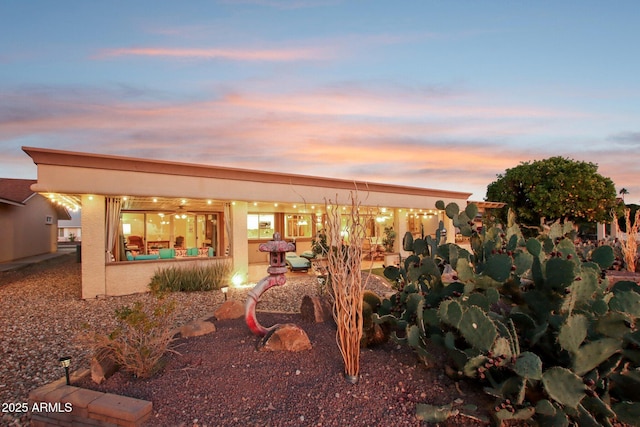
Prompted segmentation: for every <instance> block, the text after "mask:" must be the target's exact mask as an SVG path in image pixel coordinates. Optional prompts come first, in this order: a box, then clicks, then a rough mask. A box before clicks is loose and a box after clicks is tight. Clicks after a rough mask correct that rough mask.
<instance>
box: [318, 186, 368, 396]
mask: <svg viewBox="0 0 640 427" xmlns="http://www.w3.org/2000/svg"><path fill="white" fill-rule="evenodd" d="M350 204H351V206H349V207H348V208H347V209H345V210H344V211H343V210H342V209H341V207H340V206H339V205H338V202H337V196H336V201H335V202H332V201H331V200H329V201H328V202H326V203H325V209H326V218H327V239H328V241H329V246H330V249H329V251H328V254H327V258H328V270H329V277H330V280H329V282H330V283H331V287H332V290H333V296H334V308H333V315H334V317H335V320H336V324H337V325H338V331H337V332H336V341H337V343H338V347H339V348H340V352H341V353H342V358H343V360H344V365H345V366H344V368H345V369H344V370H345V377H346V378H347V381H349V382H352V383H356V382H357V381H358V373H359V371H360V340H361V338H362V316H361V313H362V294H363V292H364V287H365V283H363V281H362V273H361V262H362V261H361V260H362V241H363V240H364V238H365V224H366V221H365V219H364V218H363V217H361V216H360V212H359V208H360V203H359V202H358V198H357V194H354V193H351V195H350ZM343 212H344V214H343ZM343 219H344V220H345V224H343Z"/></svg>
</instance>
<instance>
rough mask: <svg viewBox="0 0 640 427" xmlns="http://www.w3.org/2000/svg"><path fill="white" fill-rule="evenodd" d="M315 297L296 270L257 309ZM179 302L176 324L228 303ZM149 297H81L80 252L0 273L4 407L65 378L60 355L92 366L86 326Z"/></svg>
mask: <svg viewBox="0 0 640 427" xmlns="http://www.w3.org/2000/svg"><path fill="white" fill-rule="evenodd" d="M368 288H369V289H372V290H374V291H376V292H378V293H384V292H388V291H389V288H388V287H387V286H386V285H385V283H384V281H383V280H381V279H380V278H377V277H375V276H372V277H371V279H370V280H369V282H368ZM249 290H250V288H244V289H231V290H230V292H229V298H233V299H238V300H241V301H243V300H244V299H245V296H246V293H247V292H248V291H249ZM315 294H316V280H315V277H314V276H312V275H307V274H304V273H297V274H294V275H292V277H289V278H288V279H287V284H286V285H285V286H282V287H277V288H272V289H271V290H269V292H267V293H266V294H265V295H264V296H263V297H262V298H261V301H260V303H259V304H258V307H257V309H258V310H263V311H275V312H286V313H295V312H298V311H299V308H300V303H301V300H302V297H303V296H304V295H315ZM174 297H175V298H176V300H177V302H178V304H177V307H178V315H177V318H176V325H175V326H180V325H182V324H184V323H186V322H188V321H190V320H193V319H196V318H199V317H202V316H204V315H207V314H209V313H212V312H213V311H214V310H215V309H216V308H217V307H218V306H219V305H220V304H221V303H222V302H223V300H224V298H223V296H222V294H221V293H220V292H194V293H178V294H174ZM148 298H149V296H148V295H146V294H139V295H130V296H124V297H108V298H101V299H95V300H82V299H80V264H77V263H76V262H75V255H73V254H70V255H63V256H60V257H58V258H54V259H52V260H49V261H46V262H42V263H39V264H36V265H32V266H29V267H27V268H24V269H21V270H18V271H9V272H3V273H0V355H1V357H2V359H1V360H2V363H0V404H3V403H6V404H8V403H23V402H26V401H27V397H28V394H29V392H30V391H31V390H33V389H35V388H37V387H39V386H41V385H44V384H47V383H49V382H51V381H54V380H57V379H59V378H60V377H62V376H63V375H64V372H63V371H62V368H60V366H59V363H58V359H59V358H60V357H62V356H71V358H72V366H71V369H72V370H76V369H81V368H87V367H88V366H89V362H88V354H87V350H86V349H83V348H81V347H80V346H79V345H77V344H76V342H77V341H76V339H75V338H76V336H77V335H78V334H79V333H80V332H81V331H82V330H83V329H84V328H85V327H86V326H89V327H90V328H91V329H94V330H97V331H105V332H106V331H109V330H111V329H113V327H114V326H115V322H114V310H115V309H116V308H118V307H121V306H124V305H130V304H132V303H133V302H134V301H139V300H145V299H148ZM28 424H29V420H28V416H27V415H26V414H19V413H18V414H10V413H0V425H10V426H22V425H28Z"/></svg>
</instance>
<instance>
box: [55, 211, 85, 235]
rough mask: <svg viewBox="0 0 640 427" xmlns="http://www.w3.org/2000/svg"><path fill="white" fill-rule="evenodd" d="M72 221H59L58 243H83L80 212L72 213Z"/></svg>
mask: <svg viewBox="0 0 640 427" xmlns="http://www.w3.org/2000/svg"><path fill="white" fill-rule="evenodd" d="M70 215H71V219H61V220H59V221H58V242H61V243H62V242H80V241H82V226H81V224H80V216H81V214H80V211H79V210H78V211H77V212H73V211H71V212H70Z"/></svg>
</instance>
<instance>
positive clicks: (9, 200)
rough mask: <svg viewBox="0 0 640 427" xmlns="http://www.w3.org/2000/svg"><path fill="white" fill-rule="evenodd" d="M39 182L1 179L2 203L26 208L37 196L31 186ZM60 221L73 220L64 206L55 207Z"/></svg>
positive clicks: (0, 197)
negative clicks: (30, 200)
mask: <svg viewBox="0 0 640 427" xmlns="http://www.w3.org/2000/svg"><path fill="white" fill-rule="evenodd" d="M36 182H38V181H37V180H35V179H16V178H0V203H4V204H7V205H13V206H25V205H26V203H27V202H28V201H29V199H31V198H32V197H33V196H35V195H37V194H38V193H36V192H35V191H33V190H31V186H32V185H33V184H35V183H36ZM53 209H55V211H56V213H57V214H58V219H66V220H69V219H71V215H69V212H68V211H67V210H66V209H65V208H64V207H62V206H58V205H55V204H54V205H53Z"/></svg>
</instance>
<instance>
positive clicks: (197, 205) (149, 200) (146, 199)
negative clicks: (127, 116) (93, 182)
mask: <svg viewBox="0 0 640 427" xmlns="http://www.w3.org/2000/svg"><path fill="white" fill-rule="evenodd" d="M43 195H44V196H45V197H48V198H50V199H51V200H52V201H56V202H58V204H60V205H62V206H64V207H66V208H67V209H68V210H70V211H77V210H78V209H79V208H80V207H81V205H82V202H81V200H82V197H81V195H79V194H58V193H43ZM225 203H234V202H233V201H225V200H215V199H196V198H182V197H151V196H123V198H122V209H123V210H127V211H139V212H164V213H173V212H177V211H180V210H182V211H185V212H191V213H193V212H212V211H216V212H220V211H223V210H224V204H225ZM362 207H363V208H364V209H366V210H367V211H369V212H376V213H382V214H384V212H385V211H386V209H385V208H384V207H373V206H371V207H369V206H362ZM247 210H248V212H250V213H272V212H284V213H290V214H294V213H297V214H300V213H307V214H312V213H316V214H320V213H322V212H323V211H324V205H323V204H306V203H282V202H273V201H253V202H248V206H247ZM423 211H424V212H425V213H430V214H431V213H432V212H434V213H435V209H429V208H426V209H424V210H423V209H415V212H416V213H417V212H420V213H422V212H423ZM411 212H414V210H413V209H411Z"/></svg>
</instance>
